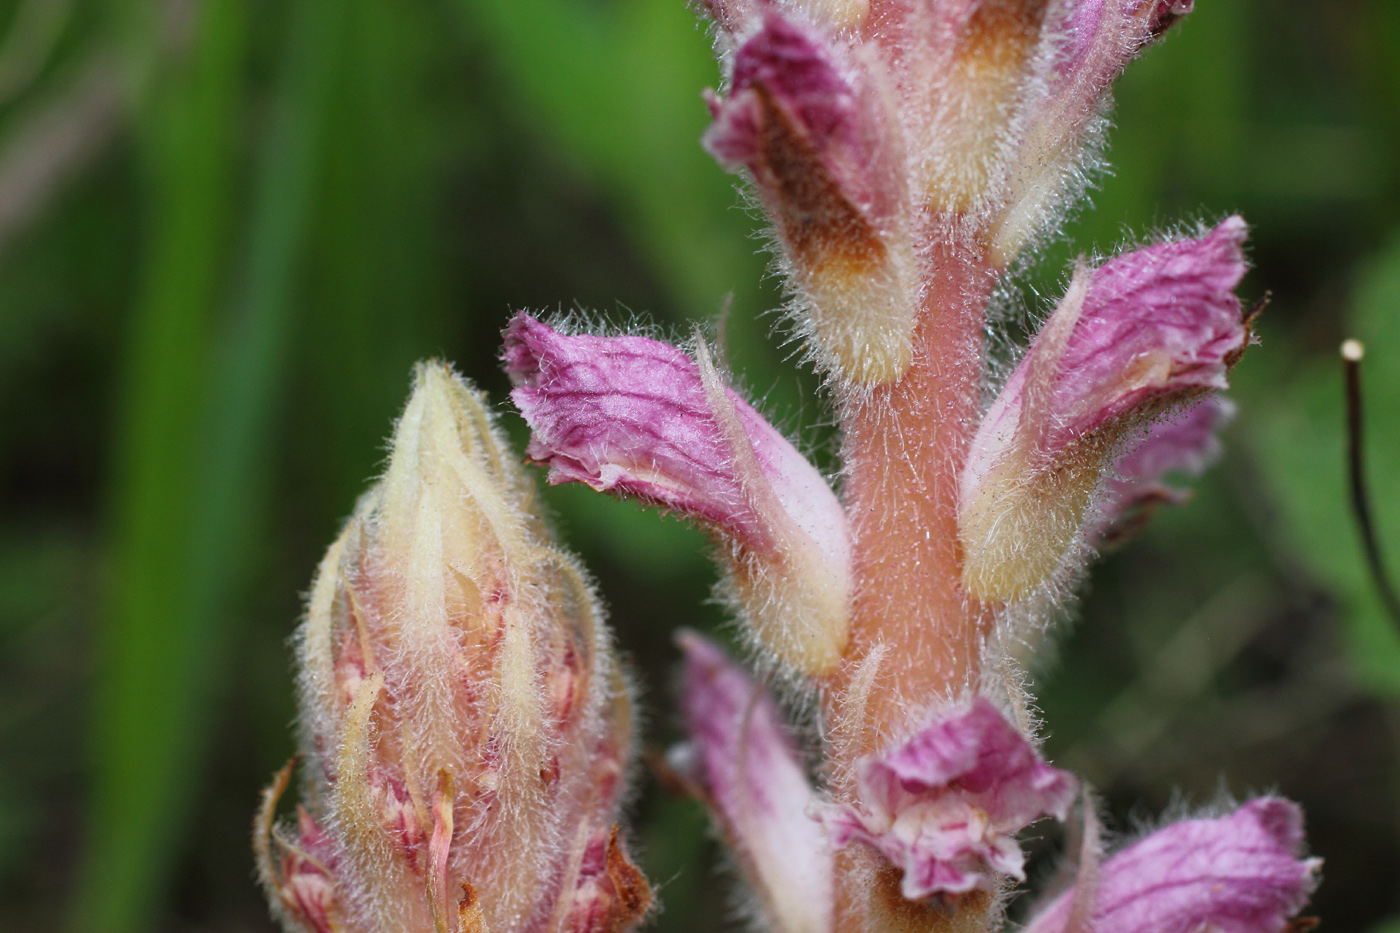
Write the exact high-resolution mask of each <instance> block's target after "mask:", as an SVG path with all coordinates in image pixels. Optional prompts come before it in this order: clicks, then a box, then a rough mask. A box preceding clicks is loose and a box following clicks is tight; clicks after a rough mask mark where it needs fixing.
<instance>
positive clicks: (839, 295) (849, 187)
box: [703, 11, 917, 384]
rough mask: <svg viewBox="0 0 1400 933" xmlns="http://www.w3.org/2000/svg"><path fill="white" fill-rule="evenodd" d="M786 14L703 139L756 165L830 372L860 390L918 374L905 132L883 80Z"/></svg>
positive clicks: (744, 56)
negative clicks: (879, 83) (911, 371)
mask: <svg viewBox="0 0 1400 933" xmlns="http://www.w3.org/2000/svg"><path fill="white" fill-rule="evenodd" d="M842 59H843V56H842V54H841V52H840V51H839V49H838V47H837V46H836V45H835V44H833V43H830V42H828V41H827V40H826V39H825V38H824V37H823V36H822V34H821V33H820V32H819V31H817V30H816V29H813V28H809V27H807V26H803V25H801V24H799V23H797V22H795V21H793V20H790V19H788V18H785V17H784V16H782V15H780V14H778V13H776V12H771V11H770V12H768V13H767V14H766V15H765V16H764V19H763V25H762V27H761V28H760V29H759V30H758V31H757V32H756V33H755V34H754V35H753V36H751V37H750V38H749V39H748V40H747V41H745V42H744V44H743V45H741V46H740V47H739V50H738V53H737V55H736V56H735V58H734V67H733V71H732V74H731V77H730V93H729V96H728V97H727V98H725V99H721V98H719V97H717V96H715V95H710V98H709V101H710V110H711V113H712V114H713V116H714V123H713V124H712V125H711V126H710V128H709V129H708V130H707V131H706V133H705V136H704V139H703V142H704V145H705V148H706V149H708V150H709V151H710V153H711V154H712V155H714V156H715V158H717V159H718V160H719V161H720V162H721V163H722V164H724V165H726V166H727V167H729V168H730V169H731V170H736V171H737V170H739V169H740V168H744V169H747V170H748V172H749V173H750V175H751V176H752V178H753V180H754V184H755V186H756V187H757V189H758V193H759V196H760V198H761V200H762V201H763V204H764V206H765V207H766V208H767V210H768V212H769V214H770V215H772V217H773V218H774V219H775V221H776V222H777V233H778V237H779V239H780V241H781V242H782V245H783V249H784V251H785V253H786V254H787V256H788V257H789V258H790V259H791V261H792V268H793V271H794V273H795V278H796V285H797V287H798V288H797V290H798V292H799V293H800V294H801V295H802V297H803V300H804V303H805V306H806V307H805V311H806V313H805V315H804V317H803V330H804V331H805V332H806V333H807V334H808V335H809V336H810V337H811V338H812V339H813V340H814V341H815V342H816V344H817V345H818V346H819V347H820V349H821V352H820V353H819V354H818V358H819V359H820V360H821V361H822V362H823V363H824V364H825V366H826V368H827V369H828V370H829V371H832V372H835V373H838V374H841V375H843V376H845V377H847V378H849V379H851V380H853V381H855V382H857V383H862V384H876V383H883V382H891V381H894V380H895V379H897V378H899V377H900V376H901V375H903V373H904V372H905V370H907V369H908V367H909V364H910V361H911V358H912V353H913V348H912V332H913V327H914V315H915V311H916V307H917V294H916V291H917V285H916V282H915V279H914V274H913V266H914V257H913V246H912V243H911V242H910V240H909V238H908V233H907V229H906V227H907V216H906V215H907V211H908V204H907V203H906V197H905V192H904V186H903V182H902V180H901V178H900V173H899V166H898V163H899V160H900V144H899V141H898V138H897V135H896V134H897V127H896V124H895V123H894V121H893V120H892V119H891V118H890V116H889V115H888V114H887V113H886V112H885V110H886V102H885V100H884V97H883V96H882V94H881V93H880V92H879V90H878V89H877V87H876V86H875V81H876V79H875V78H874V77H873V76H872V75H870V74H868V73H866V72H865V71H864V70H863V69H861V68H858V67H855V66H854V65H851V64H849V63H845V62H843V61H842Z"/></svg>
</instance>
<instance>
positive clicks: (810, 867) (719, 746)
mask: <svg viewBox="0 0 1400 933" xmlns="http://www.w3.org/2000/svg"><path fill="white" fill-rule="evenodd" d="M678 641H679V643H680V646H681V649H682V650H683V651H684V652H685V680H684V686H683V693H682V696H681V710H682V713H683V715H684V718H685V728H686V732H687V733H688V735H689V741H688V742H687V744H685V745H683V746H680V747H679V748H678V749H677V750H676V752H675V753H673V755H672V760H673V762H674V763H675V764H677V766H678V767H679V768H680V769H681V771H682V773H683V774H684V776H685V777H686V778H687V779H688V780H690V781H691V782H692V783H693V784H694V785H695V786H696V788H697V789H698V790H699V791H700V792H701V794H702V795H703V796H704V797H705V799H706V802H707V803H708V804H709V806H710V808H711V810H712V812H713V813H714V816H715V818H716V820H718V822H719V823H720V825H721V826H722V827H723V828H724V831H725V833H726V835H727V836H728V837H729V838H730V840H731V842H732V843H733V845H734V847H735V849H736V850H737V851H738V852H739V853H740V856H741V857H742V858H743V859H744V866H745V869H746V870H747V871H748V872H749V874H750V875H751V876H752V877H751V880H752V881H753V883H754V884H755V886H756V887H757V888H758V889H759V891H760V892H761V893H762V895H763V897H764V899H765V902H766V906H767V907H768V909H769V910H770V912H771V914H772V918H771V919H772V921H773V929H781V930H786V931H794V933H797V931H801V933H821V931H823V930H825V929H827V928H828V927H829V926H830V923H831V899H832V887H831V883H832V882H831V871H832V857H831V849H830V847H829V845H828V844H827V841H826V839H825V838H824V836H823V833H822V830H821V827H820V825H819V824H818V823H817V822H816V820H814V819H813V818H811V817H810V816H808V813H807V811H808V809H809V807H810V806H811V805H812V803H813V801H814V799H815V797H814V794H813V791H812V787H811V784H810V783H809V782H808V780H807V775H806V772H805V770H804V769H803V766H802V762H801V758H800V756H799V755H798V751H797V748H796V746H795V745H794V744H793V741H792V739H791V737H790V736H789V735H788V733H787V731H786V730H785V728H784V726H783V722H782V716H781V713H780V712H779V710H778V707H777V704H776V703H774V702H773V699H772V697H771V696H769V695H768V692H767V691H766V690H764V689H763V688H762V687H761V686H759V685H757V684H755V683H754V682H753V680H752V679H750V678H749V676H748V675H747V674H746V673H745V672H744V671H743V670H742V669H741V668H739V667H738V666H737V665H735V664H734V662H733V661H731V660H730V659H729V658H728V657H726V656H725V654H724V652H723V651H721V650H720V649H719V647H718V646H716V645H715V644H713V643H712V642H710V641H708V640H706V639H704V638H702V637H700V636H699V635H696V634H695V633H693V632H683V633H681V635H680V636H679V638H678Z"/></svg>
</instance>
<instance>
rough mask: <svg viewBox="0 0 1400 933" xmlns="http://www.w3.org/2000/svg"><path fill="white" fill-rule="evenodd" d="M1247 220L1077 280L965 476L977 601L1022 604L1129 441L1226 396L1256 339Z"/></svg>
mask: <svg viewBox="0 0 1400 933" xmlns="http://www.w3.org/2000/svg"><path fill="white" fill-rule="evenodd" d="M1245 233H1246V230H1245V226H1244V222H1243V221H1242V220H1240V219H1239V218H1238V217H1231V218H1229V219H1228V220H1225V221H1224V222H1222V223H1221V224H1220V225H1219V226H1218V227H1216V228H1215V229H1214V230H1213V231H1211V232H1210V233H1208V234H1206V235H1205V236H1203V237H1200V238H1198V239H1190V240H1178V241H1174V242H1168V243H1161V244H1158V245H1156V246H1149V247H1147V248H1145V249H1141V250H1137V251H1136V252H1132V253H1128V254H1125V255H1123V256H1120V257H1118V258H1117V259H1114V260H1111V261H1110V262H1108V263H1105V264H1104V265H1103V266H1100V267H1099V268H1098V269H1096V270H1094V271H1092V272H1089V271H1087V270H1085V269H1081V270H1080V271H1079V272H1078V273H1076V275H1075V277H1074V280H1073V282H1071V284H1070V288H1069V291H1068V293H1067V294H1066V295H1065V298H1064V300H1063V301H1061V302H1060V306H1059V307H1058V308H1056V309H1055V312H1054V313H1053V314H1051V315H1050V319H1049V320H1048V321H1046V323H1045V327H1044V328H1042V330H1041V332H1040V334H1039V335H1038V336H1037V337H1036V340H1035V343H1034V344H1033V345H1032V346H1031V349H1030V351H1029V352H1028V353H1027V354H1026V357H1025V359H1024V360H1022V362H1021V364H1020V366H1018V367H1017V368H1016V370H1015V371H1014V372H1013V373H1012V374H1011V378H1010V379H1008V380H1007V383H1006V386H1005V387H1004V388H1003V389H1002V391H1001V394H1000V395H998V396H997V399H996V401H995V402H993V403H992V407H991V409H990V410H989V411H988V413H987V415H986V417H985V419H984V420H983V422H982V425H981V427H980V428H979V429H978V431H977V435H976V437H975V438H974V439H973V441H972V451H971V454H970V456H969V457H968V460H967V464H966V466H965V467H964V470H963V478H962V502H961V505H960V512H959V528H960V535H961V537H962V542H963V547H964V548H965V549H966V554H967V558H966V564H965V567H964V580H965V583H966V586H967V589H968V591H969V592H970V593H972V594H973V595H974V596H977V597H978V598H981V599H988V600H1007V599H1016V598H1019V597H1022V596H1025V595H1027V594H1028V593H1030V592H1032V591H1033V590H1034V589H1035V588H1036V587H1037V586H1039V585H1040V584H1041V583H1042V582H1044V581H1045V580H1047V579H1048V578H1049V577H1050V576H1051V574H1052V573H1053V571H1054V570H1055V569H1056V567H1057V566H1059V564H1060V561H1061V559H1062V558H1063V556H1064V555H1065V553H1066V552H1067V551H1068V550H1069V549H1070V548H1071V546H1072V544H1073V541H1074V539H1075V537H1076V536H1077V535H1078V533H1079V530H1080V527H1081V525H1082V524H1083V522H1084V519H1085V518H1086V516H1087V514H1088V512H1089V506H1090V503H1091V500H1092V498H1093V495H1094V492H1095V490H1096V489H1098V488H1099V480H1100V475H1101V474H1102V473H1103V472H1104V470H1105V468H1106V467H1107V466H1108V465H1109V464H1110V463H1111V458H1112V456H1113V455H1114V453H1115V452H1117V451H1118V450H1119V448H1120V445H1121V443H1122V441H1123V440H1124V439H1125V438H1126V437H1128V436H1129V435H1130V434H1131V432H1132V431H1133V430H1134V429H1135V428H1137V427H1139V426H1140V425H1142V424H1144V423H1145V422H1147V421H1150V419H1152V418H1154V417H1158V416H1160V415H1161V414H1162V413H1163V412H1165V411H1167V410H1169V409H1170V407H1171V406H1173V405H1177V404H1180V403H1182V402H1186V401H1190V400H1193V399H1196V398H1198V397H1199V396H1200V395H1201V394H1202V393H1205V392H1210V391H1213V390H1217V389H1223V388H1225V387H1226V384H1227V383H1226V374H1227V373H1228V372H1229V369H1230V367H1231V366H1233V365H1234V363H1235V362H1236V361H1237V360H1238V359H1239V357H1240V355H1241V354H1242V353H1243V352H1244V349H1245V347H1246V345H1247V344H1248V343H1249V339H1250V328H1249V321H1247V320H1246V319H1245V318H1244V316H1243V315H1242V314H1241V310H1240V303H1239V299H1238V298H1236V297H1235V293H1234V288H1235V285H1236V284H1238V282H1239V280H1240V279H1241V278H1242V277H1243V275H1244V272H1245V262H1244V255H1243V253H1242V251H1241V247H1242V244H1243V242H1244V238H1245Z"/></svg>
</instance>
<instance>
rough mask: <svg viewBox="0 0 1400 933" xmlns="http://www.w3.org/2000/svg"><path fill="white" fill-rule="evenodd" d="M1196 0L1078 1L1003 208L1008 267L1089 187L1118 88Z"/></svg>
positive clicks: (1067, 11)
mask: <svg viewBox="0 0 1400 933" xmlns="http://www.w3.org/2000/svg"><path fill="white" fill-rule="evenodd" d="M1191 7H1192V3H1191V0H1071V2H1068V3H1065V4H1064V5H1063V6H1062V7H1061V11H1060V15H1059V16H1058V17H1056V18H1055V19H1054V21H1053V22H1052V23H1051V26H1050V31H1051V32H1052V33H1053V34H1054V39H1055V41H1056V42H1057V44H1058V54H1057V55H1055V56H1054V57H1053V59H1051V60H1049V61H1047V62H1046V63H1045V64H1046V74H1045V75H1044V76H1043V84H1042V92H1041V93H1040V94H1039V95H1038V96H1037V97H1036V98H1035V99H1034V100H1033V101H1031V102H1030V103H1029V105H1028V107H1027V110H1026V113H1025V115H1024V125H1025V130H1024V135H1023V136H1022V138H1021V140H1020V141H1019V142H1018V144H1017V147H1016V148H1017V152H1016V155H1015V157H1014V158H1013V160H1012V161H1011V163H1010V165H1009V167H1008V169H1007V178H1006V182H1005V185H1006V190H1005V192H1004V193H1003V199H1004V202H1005V203H1004V206H1003V207H1002V210H1001V217H1000V219H999V220H998V221H997V224H996V229H995V232H994V235H993V237H992V246H993V252H994V255H995V257H996V258H997V260H998V261H999V263H1000V264H1001V265H1003V266H1005V265H1009V264H1010V263H1011V262H1012V261H1013V260H1014V258H1015V257H1016V255H1017V254H1018V253H1019V252H1020V251H1021V250H1022V248H1023V247H1024V246H1025V245H1026V243H1028V242H1030V241H1031V240H1032V239H1034V238H1035V236H1036V235H1037V233H1038V232H1039V231H1040V230H1041V229H1043V228H1045V227H1047V226H1049V225H1050V223H1051V221H1053V219H1054V218H1056V217H1057V216H1059V215H1060V213H1061V210H1062V209H1061V204H1062V202H1064V201H1065V200H1070V199H1073V198H1074V197H1075V196H1076V195H1077V193H1078V190H1079V189H1082V187H1083V185H1084V175H1083V172H1082V169H1081V166H1082V163H1083V162H1084V159H1085V151H1086V149H1088V150H1092V149H1093V148H1094V147H1093V142H1094V140H1095V138H1096V136H1097V135H1098V133H1099V132H1100V130H1101V125H1100V122H1099V115H1100V114H1101V113H1102V112H1103V110H1104V109H1105V107H1106V105H1107V103H1108V100H1109V94H1110V91H1111V89H1112V86H1113V82H1114V81H1115V80H1116V79H1117V77H1118V75H1119V74H1121V73H1122V71H1123V68H1124V67H1125V66H1126V65H1127V64H1128V62H1130V61H1131V60H1132V59H1133V58H1135V57H1136V56H1137V55H1138V53H1139V52H1140V51H1141V50H1142V48H1143V47H1144V46H1145V45H1147V44H1149V43H1150V42H1151V41H1152V40H1153V39H1155V38H1157V37H1159V36H1160V35H1161V34H1162V33H1164V32H1165V31H1166V30H1167V29H1169V28H1170V27H1171V25H1172V24H1173V23H1175V22H1176V21H1177V20H1178V19H1180V18H1181V17H1182V16H1185V15H1186V14H1187V13H1189V12H1190V11H1191Z"/></svg>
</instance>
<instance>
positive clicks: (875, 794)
mask: <svg viewBox="0 0 1400 933" xmlns="http://www.w3.org/2000/svg"><path fill="white" fill-rule="evenodd" d="M1075 788H1076V782H1075V780H1074V778H1073V777H1071V776H1070V775H1069V774H1067V773H1066V772H1064V771H1060V770H1058V769H1056V768H1053V767H1051V766H1050V765H1048V764H1046V763H1045V762H1044V761H1042V760H1041V759H1040V757H1039V756H1038V755H1037V754H1036V751H1035V749H1034V748H1032V747H1031V744H1030V743H1029V742H1028V741H1027V740H1026V738H1025V737H1024V736H1023V735H1021V733H1020V732H1018V731H1017V730H1016V729H1015V727H1013V726H1012V725H1011V724H1010V723H1008V722H1007V721H1006V719H1005V718H1004V717H1003V716H1002V715H1001V713H999V712H997V710H996V708H995V707H993V706H992V704H991V703H989V702H988V701H987V700H985V699H982V698H980V697H979V698H978V699H976V700H975V701H973V703H972V705H971V707H970V708H967V709H962V710H954V711H951V712H948V713H945V714H943V715H941V716H939V717H938V718H937V719H936V720H935V721H934V722H933V723H931V724H930V725H928V726H927V727H926V728H924V729H922V730H921V731H919V732H918V733H916V734H915V735H914V736H913V737H911V738H910V739H909V740H908V741H907V742H905V743H904V744H903V745H900V746H899V747H898V748H895V749H894V750H892V751H890V752H889V753H887V754H884V755H881V756H878V757H876V758H873V759H871V760H869V761H867V762H866V763H865V764H864V765H863V766H862V767H861V769H860V777H859V791H858V803H857V805H856V806H849V805H838V806H834V807H831V808H829V809H828V810H827V811H825V813H824V820H825V823H826V826H827V829H828V831H829V832H830V833H831V841H832V844H833V845H836V846H838V847H839V846H844V845H847V844H849V843H851V842H853V841H854V842H863V843H865V844H867V845H870V846H873V847H875V848H876V849H878V850H879V851H880V852H881V853H882V854H883V855H884V856H885V857H886V858H888V859H889V860H890V861H891V862H892V863H893V864H894V865H895V866H896V867H897V868H899V869H900V870H901V871H902V872H903V880H902V882H901V890H902V892H903V894H904V896H905V897H906V898H908V899H909V900H920V899H922V898H926V897H929V896H931V895H934V894H966V893H968V892H970V891H973V890H978V889H981V890H985V891H995V890H997V889H998V887H999V885H1000V880H1001V878H1002V877H1003V876H1010V877H1012V878H1015V879H1017V880H1020V881H1023V880H1025V871H1024V865H1025V856H1024V855H1023V854H1022V852H1021V847H1020V846H1019V845H1018V844H1017V843H1016V834H1017V833H1018V832H1020V831H1021V830H1022V829H1024V828H1025V827H1026V826H1028V825H1030V824H1031V823H1033V822H1034V821H1035V820H1037V819H1039V818H1040V817H1042V816H1047V815H1054V816H1057V817H1059V818H1061V819H1063V818H1064V817H1065V814H1066V813H1067V812H1068V810H1069V807H1070V804H1071V803H1072V802H1073V800H1074V794H1075Z"/></svg>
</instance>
